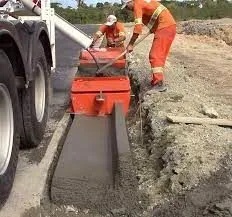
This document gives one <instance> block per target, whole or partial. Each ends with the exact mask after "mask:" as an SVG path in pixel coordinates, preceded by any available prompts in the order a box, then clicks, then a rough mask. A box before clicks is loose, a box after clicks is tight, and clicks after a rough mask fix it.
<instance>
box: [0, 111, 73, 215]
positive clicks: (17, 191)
mask: <svg viewBox="0 0 232 217" xmlns="http://www.w3.org/2000/svg"><path fill="white" fill-rule="evenodd" d="M69 122H70V115H69V114H65V115H64V116H63V118H62V119H61V120H60V122H59V123H58V125H57V128H56V130H55V132H54V134H53V136H52V139H51V140H50V143H49V145H48V148H47V151H46V154H45V156H44V158H43V160H42V161H41V162H40V163H39V164H28V159H26V158H25V157H20V158H19V164H18V169H17V173H16V177H15V182H14V186H13V189H12V192H11V195H10V197H9V199H8V201H7V203H6V204H5V206H4V207H3V208H2V210H1V211H0V216H4V217H19V216H21V215H22V214H23V213H24V212H25V211H26V210H27V209H30V208H32V207H37V208H38V207H40V201H41V199H42V198H43V194H44V192H45V190H46V187H47V185H46V183H47V178H48V175H49V169H50V167H51V165H52V162H53V159H54V157H55V155H56V152H57V148H58V145H59V143H60V141H61V139H62V138H63V136H64V135H65V132H66V129H67V127H68V124H69Z"/></svg>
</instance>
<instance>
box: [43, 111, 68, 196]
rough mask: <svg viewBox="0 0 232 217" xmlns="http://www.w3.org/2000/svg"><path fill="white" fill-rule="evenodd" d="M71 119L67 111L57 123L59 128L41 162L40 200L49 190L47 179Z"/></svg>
mask: <svg viewBox="0 0 232 217" xmlns="http://www.w3.org/2000/svg"><path fill="white" fill-rule="evenodd" d="M70 120H71V118H70V114H67V113H65V114H64V116H63V118H62V119H61V120H60V122H59V123H58V125H57V128H56V130H55V132H54V134H53V136H52V139H51V141H50V143H49V145H48V149H47V151H46V153H45V156H44V158H43V160H42V161H41V162H40V164H39V167H40V171H41V172H42V174H41V186H40V189H39V192H40V200H42V199H44V197H46V196H45V194H46V191H47V179H48V178H49V170H50V168H51V167H52V164H53V160H54V158H55V156H56V153H57V148H58V146H59V143H60V141H61V140H62V138H63V136H64V135H65V132H66V128H67V127H68V124H69V121H70Z"/></svg>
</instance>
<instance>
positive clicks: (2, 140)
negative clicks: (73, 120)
mask: <svg viewBox="0 0 232 217" xmlns="http://www.w3.org/2000/svg"><path fill="white" fill-rule="evenodd" d="M36 15H37V16H36ZM55 27H57V28H58V29H59V30H61V31H62V32H63V33H64V34H66V35H67V36H68V37H70V38H71V39H72V40H74V41H76V42H77V43H79V44H80V45H81V46H82V47H83V48H85V49H86V48H88V47H89V46H90V45H91V43H92V39H91V38H90V37H88V36H87V35H86V34H85V33H83V32H81V31H80V30H79V29H77V28H76V27H75V26H73V25H71V24H70V23H68V22H67V21H65V20H64V19H62V18H61V17H59V16H58V15H57V14H55V13H54V9H52V8H50V0H42V1H40V0H34V1H33V0H21V1H19V0H0V207H1V206H2V205H3V204H4V203H5V201H6V200H7V198H8V196H9V194H10V191H11V188H12V185H13V181H14V177H15V171H16V167H17V160H18V152H19V147H29V148H31V147H37V146H38V145H39V143H40V142H41V140H42V138H43V135H44V132H45V127H46V123H47V119H48V107H49V98H50V97H49V93H50V91H49V85H50V75H51V72H52V71H53V70H54V69H55V65H56V62H55Z"/></svg>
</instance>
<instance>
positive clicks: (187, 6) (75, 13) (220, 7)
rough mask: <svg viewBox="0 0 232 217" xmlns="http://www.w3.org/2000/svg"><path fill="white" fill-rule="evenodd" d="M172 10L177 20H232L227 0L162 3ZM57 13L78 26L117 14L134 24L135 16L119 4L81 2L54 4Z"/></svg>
mask: <svg viewBox="0 0 232 217" xmlns="http://www.w3.org/2000/svg"><path fill="white" fill-rule="evenodd" d="M161 2H162V3H163V4H164V5H165V6H166V7H167V8H169V9H170V11H171V12H172V14H173V15H174V17H175V18H176V20H189V19H218V18H223V17H230V18H232V3H231V2H228V1H227V0H218V1H214V0H199V1H197V0H195V1H183V2H177V1H161ZM52 7H54V8H55V11H56V12H57V13H58V14H59V15H61V16H62V17H64V18H65V19H67V20H68V21H69V22H71V23H74V24H77V23H80V24H86V23H93V24H95V23H103V22H105V19H106V17H107V16H108V15H109V14H115V15H116V16H117V17H118V20H120V21H122V22H132V21H133V14H132V13H131V12H128V11H127V10H125V9H124V10H121V5H120V4H118V3H114V4H111V3H109V2H105V3H97V4H96V6H93V5H90V6H87V5H86V4H85V3H84V2H81V4H80V6H79V7H78V8H77V9H73V8H70V7H68V8H63V7H62V5H60V4H59V3H53V4H52Z"/></svg>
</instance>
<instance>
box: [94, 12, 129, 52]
mask: <svg viewBox="0 0 232 217" xmlns="http://www.w3.org/2000/svg"><path fill="white" fill-rule="evenodd" d="M104 34H105V35H106V40H107V47H124V41H125V39H126V34H125V30H124V24H123V23H120V22H118V21H117V18H116V17H115V16H114V15H109V16H108V17H107V20H106V23H105V24H103V25H101V26H100V28H99V30H98V31H97V32H96V33H95V34H94V36H93V43H92V45H94V44H95V42H96V41H97V40H98V39H99V38H100V37H102V36H103V35H104Z"/></svg>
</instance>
